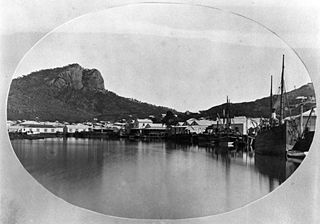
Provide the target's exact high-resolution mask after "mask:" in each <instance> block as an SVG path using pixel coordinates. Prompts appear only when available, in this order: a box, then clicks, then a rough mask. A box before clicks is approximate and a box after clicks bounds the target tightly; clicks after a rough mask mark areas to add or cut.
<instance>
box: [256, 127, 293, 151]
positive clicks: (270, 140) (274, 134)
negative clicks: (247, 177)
mask: <svg viewBox="0 0 320 224" xmlns="http://www.w3.org/2000/svg"><path fill="white" fill-rule="evenodd" d="M289 129H290V128H289V124H288V123H287V122H286V123H284V124H282V125H279V126H275V127H271V128H269V129H266V130H261V131H260V132H259V133H258V135H257V136H256V138H255V144H254V148H255V152H256V153H257V154H263V155H286V153H287V151H288V150H290V149H292V147H293V146H294V143H295V141H294V136H291V135H290V131H289Z"/></svg>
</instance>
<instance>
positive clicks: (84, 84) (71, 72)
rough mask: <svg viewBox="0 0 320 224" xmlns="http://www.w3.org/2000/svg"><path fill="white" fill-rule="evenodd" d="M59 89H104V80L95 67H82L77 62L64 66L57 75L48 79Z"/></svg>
mask: <svg viewBox="0 0 320 224" xmlns="http://www.w3.org/2000/svg"><path fill="white" fill-rule="evenodd" d="M48 83H50V85H54V86H55V87H57V88H59V89H65V88H72V89H75V90H80V89H83V90H104V80H103V78H102V76H101V73H100V72H99V71H98V70H97V69H83V68H82V67H81V66H80V65H78V64H72V65H69V66H66V67H65V69H64V70H63V71H61V73H59V74H58V76H57V77H52V79H51V80H48Z"/></svg>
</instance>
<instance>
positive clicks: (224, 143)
mask: <svg viewBox="0 0 320 224" xmlns="http://www.w3.org/2000/svg"><path fill="white" fill-rule="evenodd" d="M217 117H218V118H217V119H218V122H217V124H216V126H215V125H211V126H209V127H208V128H207V130H206V132H205V133H202V134H198V136H197V137H198V142H199V144H203V145H204V144H206V145H214V146H221V147H226V148H230V149H233V148H237V149H240V148H242V147H244V146H245V142H244V138H243V135H242V134H241V133H240V132H239V131H237V130H235V129H233V128H232V127H231V118H230V99H229V98H228V97H227V103H226V108H225V109H224V110H223V124H221V125H219V121H220V115H219V114H217ZM225 121H226V122H225ZM209 129H210V131H209Z"/></svg>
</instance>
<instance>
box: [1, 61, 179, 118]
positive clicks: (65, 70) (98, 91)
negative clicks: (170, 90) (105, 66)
mask: <svg viewBox="0 0 320 224" xmlns="http://www.w3.org/2000/svg"><path fill="white" fill-rule="evenodd" d="M168 110H170V109H169V108H166V107H159V106H154V105H151V104H147V103H143V102H139V101H137V100H133V99H129V98H124V97H121V96H118V95H117V94H115V93H113V92H111V91H108V90H106V89H105V88H104V80H103V78H102V76H101V74H100V72H99V71H98V70H96V69H84V68H82V67H81V66H80V65H78V64H71V65H68V66H65V67H60V68H54V69H46V70H41V71H37V72H33V73H31V74H29V75H26V76H23V77H20V78H16V79H14V80H13V81H12V83H11V87H10V91H9V96H8V104H7V112H8V113H7V114H8V119H9V120H19V119H20V120H22V119H33V120H34V119H39V120H48V121H55V120H59V121H70V122H80V121H86V120H92V119H93V118H98V119H100V120H117V119H119V118H128V117H129V116H132V117H148V116H149V115H155V116H161V114H165V113H166V112H167V111H168ZM173 111H174V110H173Z"/></svg>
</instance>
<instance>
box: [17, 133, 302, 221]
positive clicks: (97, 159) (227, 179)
mask: <svg viewBox="0 0 320 224" xmlns="http://www.w3.org/2000/svg"><path fill="white" fill-rule="evenodd" d="M12 146H13V148H14V150H15V152H16V154H17V156H18V158H19V159H20V161H21V163H22V164H23V165H24V167H25V168H26V169H27V170H28V171H29V172H30V173H31V174H32V176H33V177H34V178H35V179H37V180H38V181H39V182H40V183H41V184H42V185H43V186H45V187H46V188H47V189H49V190H50V191H51V192H53V193H54V194H56V195H58V196H59V197H61V198H63V199H64V200H66V201H68V202H70V203H72V204H75V205H78V206H81V207H84V208H88V209H91V210H94V211H97V212H101V213H105V214H109V215H114V216H122V217H130V218H155V219H161V218H166V219H176V218H187V217H198V216H205V215H213V214H217V213H222V212H226V211H230V210H232V209H234V208H238V207H240V206H242V205H245V204H247V203H248V202H251V201H253V200H255V199H258V198H260V197H262V196H264V195H266V194H267V193H269V192H270V191H272V190H273V189H275V188H276V187H277V186H279V184H281V183H282V182H283V181H285V179H286V178H287V177H288V176H289V175H290V174H291V173H292V172H293V171H294V170H295V169H296V168H297V164H294V163H291V162H286V161H285V160H283V159H280V158H278V157H266V156H253V155H249V154H246V153H223V150H221V149H213V150H212V149H211V150H209V149H208V148H204V147H198V146H188V145H178V144H174V143H170V142H141V141H140V142H133V141H128V140H100V139H75V138H68V139H62V138H53V139H41V140H12Z"/></svg>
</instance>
